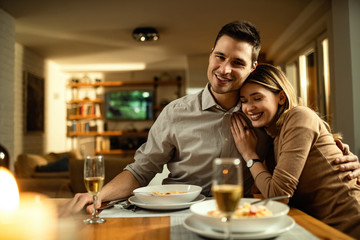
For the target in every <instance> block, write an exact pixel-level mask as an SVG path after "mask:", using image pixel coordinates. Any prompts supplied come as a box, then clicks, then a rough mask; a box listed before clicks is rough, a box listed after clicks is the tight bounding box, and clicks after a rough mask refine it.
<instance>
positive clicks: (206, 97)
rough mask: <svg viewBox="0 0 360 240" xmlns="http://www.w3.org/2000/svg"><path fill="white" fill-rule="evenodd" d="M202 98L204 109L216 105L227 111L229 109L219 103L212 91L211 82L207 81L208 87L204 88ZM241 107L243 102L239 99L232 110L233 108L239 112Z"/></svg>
mask: <svg viewBox="0 0 360 240" xmlns="http://www.w3.org/2000/svg"><path fill="white" fill-rule="evenodd" d="M201 100H202V101H201V102H202V103H201V107H202V110H203V111H205V110H208V109H210V108H212V107H216V108H217V109H221V110H223V111H225V112H226V111H227V110H225V109H223V108H222V107H221V106H220V105H219V104H217V102H216V100H215V98H214V96H213V95H212V94H211V92H210V84H209V83H207V84H206V87H205V88H204V91H203V93H202V98H201ZM240 108H241V102H240V100H239V102H238V103H237V104H236V106H235V107H233V108H231V109H230V110H232V111H233V112H237V111H239V110H240Z"/></svg>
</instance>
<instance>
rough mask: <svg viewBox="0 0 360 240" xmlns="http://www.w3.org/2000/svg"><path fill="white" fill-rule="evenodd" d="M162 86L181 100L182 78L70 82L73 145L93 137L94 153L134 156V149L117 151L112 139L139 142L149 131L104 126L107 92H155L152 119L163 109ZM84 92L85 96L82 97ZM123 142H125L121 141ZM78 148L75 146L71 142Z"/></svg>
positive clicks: (69, 120) (69, 126)
mask: <svg viewBox="0 0 360 240" xmlns="http://www.w3.org/2000/svg"><path fill="white" fill-rule="evenodd" d="M159 86H160V87H161V86H172V87H174V88H175V89H176V94H177V97H181V95H182V94H181V86H182V80H181V78H177V79H176V80H167V81H161V80H159V79H158V78H156V77H155V78H154V80H152V81H133V82H130V81H100V80H96V81H95V82H94V81H92V82H89V81H87V82H70V83H69V84H68V89H70V90H71V99H69V100H68V101H67V102H66V104H67V136H68V137H69V138H71V140H72V141H73V142H74V141H75V140H76V139H78V138H84V137H92V138H94V154H97V155H99V154H101V155H114V154H115V155H128V154H134V153H135V151H136V150H135V149H136V148H134V149H127V147H125V148H122V147H119V148H114V147H113V145H114V143H113V141H112V140H113V139H115V140H116V138H119V139H125V141H126V140H127V139H128V140H129V141H130V142H131V141H134V142H137V141H138V142H140V141H144V139H145V140H146V138H147V134H148V132H147V131H143V130H141V131H129V130H123V129H116V130H111V131H108V130H107V129H104V125H106V123H107V122H108V120H107V119H106V118H105V117H104V112H105V103H104V102H105V101H104V89H110V90H111V89H118V88H124V87H132V88H144V87H147V88H151V89H152V91H153V99H154V102H153V116H157V114H158V113H159V112H160V111H161V110H162V109H163V107H164V106H163V105H159V104H157V101H156V99H157V94H159V93H158V91H159ZM81 92H85V94H80V93H81ZM119 141H120V142H121V141H124V140H119ZM72 147H73V148H76V147H77V146H76V144H74V143H72Z"/></svg>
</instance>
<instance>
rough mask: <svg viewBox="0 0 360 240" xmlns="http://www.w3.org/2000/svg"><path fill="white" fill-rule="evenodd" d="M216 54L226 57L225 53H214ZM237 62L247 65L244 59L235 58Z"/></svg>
mask: <svg viewBox="0 0 360 240" xmlns="http://www.w3.org/2000/svg"><path fill="white" fill-rule="evenodd" d="M214 54H216V55H221V56H225V54H224V53H222V52H219V51H216V52H214ZM235 60H236V61H239V62H242V63H245V64H246V61H245V60H244V59H242V58H235Z"/></svg>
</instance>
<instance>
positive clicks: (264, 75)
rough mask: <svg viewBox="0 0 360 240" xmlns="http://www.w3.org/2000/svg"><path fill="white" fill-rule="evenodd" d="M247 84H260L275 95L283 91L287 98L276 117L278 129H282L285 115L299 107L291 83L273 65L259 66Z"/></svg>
mask: <svg viewBox="0 0 360 240" xmlns="http://www.w3.org/2000/svg"><path fill="white" fill-rule="evenodd" d="M245 83H256V84H260V85H262V86H264V87H265V88H267V89H269V90H270V91H271V92H273V93H274V94H279V93H280V92H281V91H284V93H285V96H286V99H285V103H284V104H283V105H281V106H279V108H278V111H277V113H276V115H275V121H276V126H277V128H279V127H281V125H282V123H283V116H284V115H285V113H286V112H287V111H289V110H290V109H292V108H294V107H296V106H298V105H299V102H298V98H297V96H296V94H295V91H294V88H293V87H292V85H291V83H290V82H289V81H288V80H287V78H286V76H285V74H284V73H283V72H282V71H281V70H280V69H278V68H276V67H275V66H273V65H270V64H259V65H258V66H257V67H256V69H255V70H254V71H253V72H252V73H250V75H249V76H248V78H247V79H246V81H245ZM245 83H244V84H245Z"/></svg>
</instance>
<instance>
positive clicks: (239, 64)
mask: <svg viewBox="0 0 360 240" xmlns="http://www.w3.org/2000/svg"><path fill="white" fill-rule="evenodd" d="M233 64H234V65H237V66H244V63H243V62H239V61H234V62H233Z"/></svg>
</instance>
